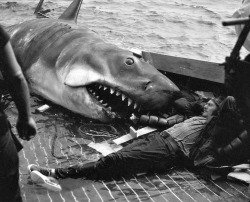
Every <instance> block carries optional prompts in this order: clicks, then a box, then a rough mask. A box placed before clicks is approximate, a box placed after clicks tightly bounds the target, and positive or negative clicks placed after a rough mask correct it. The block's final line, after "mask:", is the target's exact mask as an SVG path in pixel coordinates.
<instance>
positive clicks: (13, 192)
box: [0, 132, 22, 202]
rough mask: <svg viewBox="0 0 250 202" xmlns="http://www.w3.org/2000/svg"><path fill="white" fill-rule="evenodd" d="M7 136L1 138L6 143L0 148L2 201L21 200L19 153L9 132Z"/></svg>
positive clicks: (0, 195) (0, 199)
mask: <svg viewBox="0 0 250 202" xmlns="http://www.w3.org/2000/svg"><path fill="white" fill-rule="evenodd" d="M5 136H6V138H5V137H4V138H3V137H1V140H5V141H6V144H5V145H4V147H2V148H0V162H1V164H0V201H1V202H21V201H22V198H21V194H20V188H19V159H18V154H17V151H16V147H15V144H14V143H13V140H12V137H11V135H10V134H9V132H8V134H7V135H5ZM1 143H2V142H1Z"/></svg>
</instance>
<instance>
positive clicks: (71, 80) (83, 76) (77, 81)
mask: <svg viewBox="0 0 250 202" xmlns="http://www.w3.org/2000/svg"><path fill="white" fill-rule="evenodd" d="M97 80H100V75H99V74H98V73H97V72H95V71H93V70H91V69H88V70H86V69H84V68H80V67H76V68H73V69H71V70H70V71H69V73H68V74H67V76H66V78H65V80H64V84H65V85H68V86H71V87H79V86H86V85H89V84H91V83H93V82H96V81H97Z"/></svg>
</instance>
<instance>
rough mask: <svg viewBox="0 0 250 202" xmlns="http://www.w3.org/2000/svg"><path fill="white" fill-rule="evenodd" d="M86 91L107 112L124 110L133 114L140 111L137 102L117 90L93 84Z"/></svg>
mask: <svg viewBox="0 0 250 202" xmlns="http://www.w3.org/2000/svg"><path fill="white" fill-rule="evenodd" d="M88 91H89V93H90V94H92V96H94V97H95V98H96V100H97V101H99V103H100V104H101V105H102V106H103V107H105V108H106V110H108V111H112V110H114V112H115V111H116V110H118V111H121V110H125V111H127V112H129V113H135V112H136V111H137V112H139V110H140V109H141V106H140V105H139V104H138V103H137V102H135V101H133V100H132V99H131V98H129V97H127V96H126V95H125V94H123V93H122V92H121V91H120V90H119V89H116V88H111V87H108V86H104V85H101V84H94V85H91V86H89V87H88ZM126 106H127V108H126ZM115 113H116V112H115ZM118 113H119V112H118Z"/></svg>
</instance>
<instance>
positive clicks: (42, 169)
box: [27, 164, 52, 176]
mask: <svg viewBox="0 0 250 202" xmlns="http://www.w3.org/2000/svg"><path fill="white" fill-rule="evenodd" d="M27 169H28V171H29V173H30V174H31V172H32V171H35V170H36V171H39V172H40V173H42V174H43V175H45V176H52V169H51V168H45V167H41V166H38V165H35V164H30V165H28V167H27Z"/></svg>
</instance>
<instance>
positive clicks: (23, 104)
mask: <svg viewBox="0 0 250 202" xmlns="http://www.w3.org/2000/svg"><path fill="white" fill-rule="evenodd" d="M0 61H1V65H0V67H1V70H2V73H3V77H4V79H5V80H6V81H7V82H8V86H9V90H10V94H11V96H12V98H13V100H14V102H15V104H16V107H17V109H18V114H19V116H18V121H17V130H18V133H19V135H20V137H21V138H23V139H27V140H29V139H30V138H31V137H32V136H34V135H35V134H36V127H35V122H34V120H33V119H32V118H31V112H30V102H29V89H28V85H27V82H26V80H25V78H24V76H23V73H22V70H21V68H20V66H19V64H18V62H17V60H16V57H15V54H14V52H13V49H12V46H11V44H10V42H9V41H8V42H7V44H6V45H5V46H4V48H2V49H0Z"/></svg>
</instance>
